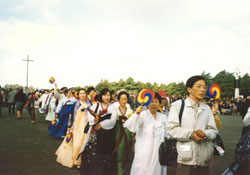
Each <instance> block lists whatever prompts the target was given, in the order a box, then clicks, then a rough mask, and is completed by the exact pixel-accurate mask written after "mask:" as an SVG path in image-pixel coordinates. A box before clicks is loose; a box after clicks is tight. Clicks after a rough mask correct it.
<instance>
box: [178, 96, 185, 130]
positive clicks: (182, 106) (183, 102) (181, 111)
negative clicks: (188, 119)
mask: <svg viewBox="0 0 250 175" xmlns="http://www.w3.org/2000/svg"><path fill="white" fill-rule="evenodd" d="M184 106H185V101H184V100H183V99H181V109H180V113H179V122H180V126H181V119H182V114H183V111H184Z"/></svg>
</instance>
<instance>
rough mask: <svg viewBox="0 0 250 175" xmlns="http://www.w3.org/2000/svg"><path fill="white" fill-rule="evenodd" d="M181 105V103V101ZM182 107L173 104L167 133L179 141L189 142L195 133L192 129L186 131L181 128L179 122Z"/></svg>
mask: <svg viewBox="0 0 250 175" xmlns="http://www.w3.org/2000/svg"><path fill="white" fill-rule="evenodd" d="M179 103H181V102H180V101H179ZM180 106H181V105H180V104H179V105H178V102H176V103H173V104H172V106H171V108H170V112H169V116H168V122H167V127H166V128H167V133H168V134H169V135H170V136H172V137H173V138H175V139H177V140H179V141H188V140H190V137H191V135H192V132H193V131H192V130H191V129H185V128H183V127H181V126H180V122H179V111H180Z"/></svg>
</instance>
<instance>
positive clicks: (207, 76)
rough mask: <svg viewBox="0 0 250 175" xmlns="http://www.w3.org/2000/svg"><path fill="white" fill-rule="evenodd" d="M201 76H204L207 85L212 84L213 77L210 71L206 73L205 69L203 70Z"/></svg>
mask: <svg viewBox="0 0 250 175" xmlns="http://www.w3.org/2000/svg"><path fill="white" fill-rule="evenodd" d="M201 76H202V77H204V79H205V82H206V85H207V86H208V85H210V84H211V81H212V77H211V75H210V73H206V72H205V71H203V72H202V74H201Z"/></svg>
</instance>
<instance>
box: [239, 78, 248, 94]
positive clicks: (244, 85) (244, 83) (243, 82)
mask: <svg viewBox="0 0 250 175" xmlns="http://www.w3.org/2000/svg"><path fill="white" fill-rule="evenodd" d="M240 94H241V95H244V97H246V96H249V95H250V76H249V75H248V73H246V74H245V75H244V76H243V77H242V78H240Z"/></svg>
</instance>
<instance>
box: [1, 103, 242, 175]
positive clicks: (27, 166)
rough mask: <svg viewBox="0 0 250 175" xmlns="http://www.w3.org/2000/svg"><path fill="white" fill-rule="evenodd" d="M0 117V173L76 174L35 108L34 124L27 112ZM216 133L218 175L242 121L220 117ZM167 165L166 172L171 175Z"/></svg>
mask: <svg viewBox="0 0 250 175" xmlns="http://www.w3.org/2000/svg"><path fill="white" fill-rule="evenodd" d="M2 113H3V116H2V117H0V174H1V175H77V174H79V171H78V170H77V169H69V168H66V167H63V166H61V165H60V164H58V163H57V162H56V156H55V151H56V150H57V148H58V147H59V145H60V144H61V142H62V140H59V139H53V138H52V137H50V136H49V132H48V124H49V123H48V122H47V121H45V120H44V117H43V116H42V115H41V114H39V113H38V112H37V111H36V124H31V123H30V121H31V120H30V117H29V115H28V114H27V111H24V113H23V114H24V115H23V118H22V119H20V120H18V119H17V118H16V115H11V116H9V115H8V113H7V108H3V109H2ZM221 121H222V126H221V129H220V133H221V136H222V139H223V141H224V144H225V147H226V155H225V156H222V157H220V156H216V157H215V163H214V168H213V175H220V174H221V173H222V172H223V171H224V170H225V169H226V168H227V167H228V166H229V165H230V163H231V162H232V161H233V157H234V150H235V147H236V144H237V142H238V140H239V138H240V134H241V128H242V126H243V125H242V120H241V117H240V116H239V115H232V116H221ZM174 174H175V170H174V168H168V175H174Z"/></svg>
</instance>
